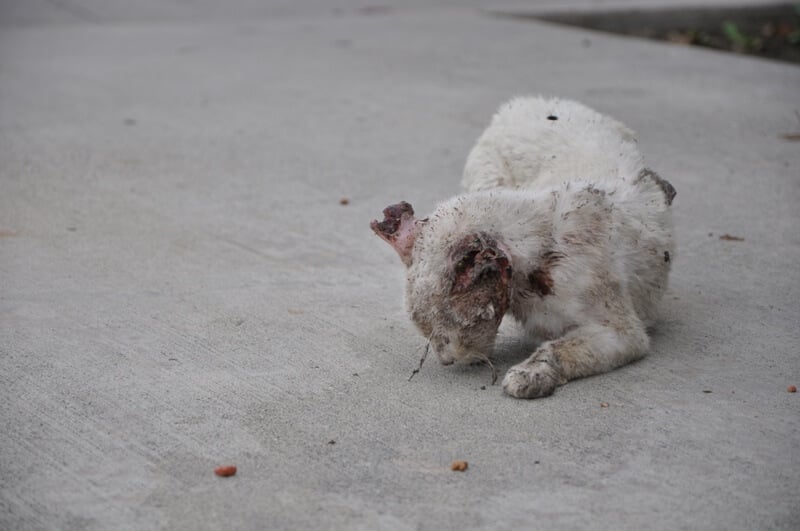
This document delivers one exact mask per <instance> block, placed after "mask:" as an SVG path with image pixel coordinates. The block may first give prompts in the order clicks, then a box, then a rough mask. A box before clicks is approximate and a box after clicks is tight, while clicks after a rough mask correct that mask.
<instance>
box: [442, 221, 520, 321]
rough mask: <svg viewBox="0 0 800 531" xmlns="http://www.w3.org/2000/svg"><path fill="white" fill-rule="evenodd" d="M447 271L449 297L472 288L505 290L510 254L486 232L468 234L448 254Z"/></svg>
mask: <svg viewBox="0 0 800 531" xmlns="http://www.w3.org/2000/svg"><path fill="white" fill-rule="evenodd" d="M449 268H450V277H451V279H452V282H453V284H452V288H451V292H452V293H453V294H459V293H466V292H468V291H471V290H474V289H475V288H487V289H489V290H490V291H497V290H498V288H500V289H501V291H505V290H506V288H507V286H508V283H509V281H510V280H511V273H512V269H511V254H510V252H509V251H508V248H507V247H506V246H505V245H503V244H502V243H500V242H498V241H497V240H495V239H494V238H492V237H491V236H489V235H488V234H486V233H483V232H479V233H475V234H468V235H467V236H466V237H464V238H462V239H461V241H459V242H458V243H457V244H456V246H455V247H454V248H453V251H452V252H451V253H450V260H449ZM502 310H503V311H505V308H503V309H502Z"/></svg>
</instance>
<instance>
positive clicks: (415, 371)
mask: <svg viewBox="0 0 800 531" xmlns="http://www.w3.org/2000/svg"><path fill="white" fill-rule="evenodd" d="M430 349H431V338H428V342H427V343H426V344H425V351H424V352H423V353H422V357H421V358H420V359H419V367H417V368H416V369H414V370H413V371H411V376H409V377H408V381H409V382H410V381H411V378H413V377H414V376H415V375H416V374H417V373H418V372H419V371H420V370H421V369H422V364H423V363H425V358H427V357H428V351H429V350H430Z"/></svg>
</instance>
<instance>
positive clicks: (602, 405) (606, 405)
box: [600, 402, 608, 407]
mask: <svg viewBox="0 0 800 531" xmlns="http://www.w3.org/2000/svg"><path fill="white" fill-rule="evenodd" d="M600 407H608V402H600Z"/></svg>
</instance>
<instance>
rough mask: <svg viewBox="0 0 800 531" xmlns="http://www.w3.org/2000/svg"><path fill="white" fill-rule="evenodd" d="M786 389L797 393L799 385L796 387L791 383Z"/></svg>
mask: <svg viewBox="0 0 800 531" xmlns="http://www.w3.org/2000/svg"><path fill="white" fill-rule="evenodd" d="M786 390H787V391H788V392H790V393H796V392H797V387H795V386H793V385H790V386H789V387H787V388H786Z"/></svg>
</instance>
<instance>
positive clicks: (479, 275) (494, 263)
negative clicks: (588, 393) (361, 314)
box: [371, 98, 675, 398]
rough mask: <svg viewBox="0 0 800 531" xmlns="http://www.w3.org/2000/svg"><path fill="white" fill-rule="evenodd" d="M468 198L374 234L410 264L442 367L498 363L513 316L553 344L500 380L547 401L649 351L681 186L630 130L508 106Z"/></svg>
mask: <svg viewBox="0 0 800 531" xmlns="http://www.w3.org/2000/svg"><path fill="white" fill-rule="evenodd" d="M462 184H463V186H464V188H465V189H466V190H467V193H465V194H463V195H459V196H457V197H454V198H452V199H449V200H447V201H444V202H443V203H440V204H439V205H438V206H437V207H436V209H435V210H434V212H433V213H432V214H431V215H430V216H429V217H427V218H425V219H416V218H415V217H414V211H413V209H412V207H411V205H409V204H408V203H405V202H402V203H399V204H396V205H392V206H389V207H387V208H386V209H385V210H384V220H383V221H382V222H378V221H373V222H372V223H371V227H372V229H373V230H374V231H375V233H376V234H377V235H378V236H380V237H381V238H382V239H384V240H385V241H387V242H388V243H389V244H391V245H392V247H394V249H395V250H396V251H397V253H398V254H399V255H400V258H401V259H402V261H403V263H404V264H405V265H406V266H407V285H406V306H407V308H408V311H409V313H410V315H411V319H412V320H413V321H414V324H415V325H416V326H417V328H418V329H419V330H420V331H421V332H422V334H423V335H424V336H425V337H426V338H428V340H429V342H430V345H432V346H433V349H434V351H435V352H436V354H437V355H438V357H439V360H440V361H441V363H442V364H444V365H450V364H452V363H454V362H474V361H480V360H483V361H486V362H488V360H489V355H490V354H491V352H492V350H493V347H494V341H495V337H496V335H497V329H498V327H499V325H500V321H501V320H502V318H503V316H504V315H505V314H506V313H507V312H510V314H511V315H512V316H513V317H514V318H515V319H516V320H517V321H519V322H520V323H521V324H522V326H523V327H524V329H525V331H526V332H527V333H528V334H529V335H530V336H531V337H533V338H535V339H538V340H541V341H543V342H542V343H541V344H540V346H539V347H538V348H537V349H536V350H535V351H534V352H533V353H532V354H531V356H530V357H529V358H528V359H527V360H525V361H523V362H522V363H520V364H518V365H515V366H514V367H512V368H511V369H510V370H509V371H508V373H507V374H506V376H505V378H504V380H503V389H504V390H505V392H506V393H508V394H509V395H511V396H514V397H519V398H535V397H541V396H547V395H549V394H551V393H553V391H554V390H555V388H556V386H558V385H561V384H563V383H566V382H567V381H568V380H571V379H574V378H580V377H584V376H590V375H592V374H598V373H601V372H605V371H609V370H611V369H613V368H615V367H619V366H621V365H624V364H626V363H629V362H631V361H633V360H636V359H638V358H641V357H642V356H644V355H645V353H646V352H647V350H648V347H649V338H648V336H647V332H646V329H645V327H646V325H647V324H648V323H649V322H651V320H652V319H653V317H654V315H655V306H656V303H657V302H658V300H659V299H660V298H661V296H662V294H663V293H664V290H665V289H666V287H667V277H668V274H669V270H670V265H671V260H672V258H673V257H674V242H673V236H672V222H671V216H670V205H671V203H672V199H673V197H674V196H675V190H674V188H673V187H672V186H671V185H670V184H669V183H668V182H667V181H665V180H664V179H661V178H660V177H659V176H658V175H657V174H656V173H654V172H653V171H651V170H649V169H647V168H645V167H644V162H643V159H642V156H641V154H640V153H639V151H638V149H637V147H636V139H635V138H634V134H633V132H632V131H631V130H630V129H628V128H626V127H625V126H624V125H622V124H620V123H619V122H617V121H615V120H612V119H611V118H608V117H606V116H603V115H601V114H599V113H597V112H595V111H593V110H591V109H589V108H587V107H585V106H583V105H581V104H579V103H576V102H573V101H567V100H559V99H543V98H517V99H513V100H511V101H509V102H508V103H506V104H505V105H503V106H502V107H501V108H500V110H499V111H498V112H497V114H496V115H495V116H494V118H493V119H492V122H491V124H490V125H489V127H488V128H487V129H486V131H485V132H484V133H483V135H482V136H481V137H480V138H479V139H478V142H477V144H476V145H475V147H474V148H473V149H472V152H471V153H470V154H469V157H468V159H467V163H466V167H465V169H464V176H463V182H462Z"/></svg>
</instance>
